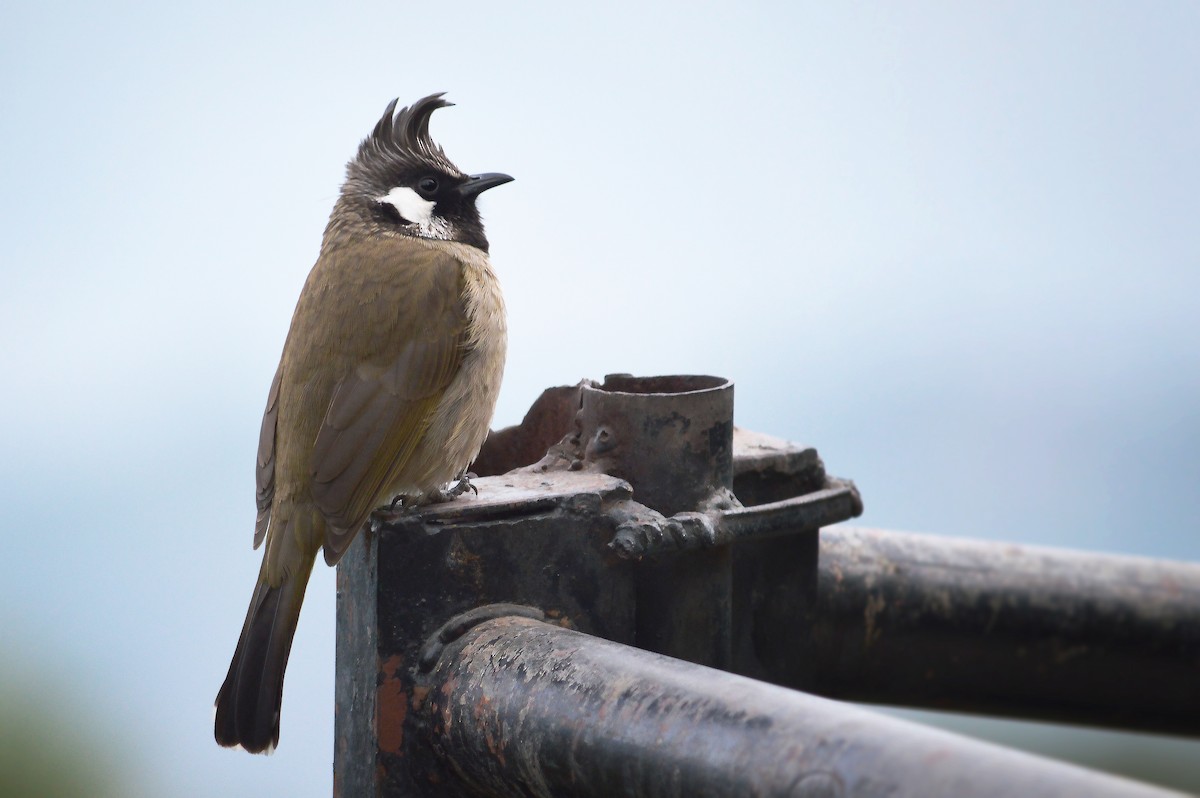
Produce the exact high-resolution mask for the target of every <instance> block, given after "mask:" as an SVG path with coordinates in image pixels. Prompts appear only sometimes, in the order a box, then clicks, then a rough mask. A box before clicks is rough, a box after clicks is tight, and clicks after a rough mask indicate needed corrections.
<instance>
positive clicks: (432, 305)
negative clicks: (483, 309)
mask: <svg viewBox="0 0 1200 798" xmlns="http://www.w3.org/2000/svg"><path fill="white" fill-rule="evenodd" d="M403 254H404V255H405V256H406V257H404V258H402V259H397V263H395V264H391V265H388V268H391V269H392V270H393V271H399V272H401V273H400V274H397V275H395V276H396V279H395V281H394V282H395V284H396V285H397V286H400V288H399V293H397V292H392V291H388V290H381V291H379V292H378V293H377V294H376V295H375V296H374V298H373V299H371V300H370V301H368V302H366V303H363V307H362V308H361V309H360V310H361V313H360V318H361V319H362V320H363V321H364V322H366V321H370V322H378V321H379V320H380V319H386V320H387V323H386V324H383V325H380V326H381V327H382V329H376V330H370V331H368V332H369V333H370V334H372V335H373V336H374V338H373V339H372V340H373V346H374V349H373V354H372V355H371V356H370V357H368V358H365V359H363V360H361V361H360V362H358V363H357V364H355V365H354V367H353V368H351V369H349V371H348V373H347V374H346V375H345V376H344V377H343V378H342V379H341V380H340V381H339V382H338V384H337V385H336V387H335V388H334V391H333V395H332V398H331V400H330V403H329V407H328V409H327V411H326V413H325V417H324V420H323V421H322V424H321V427H320V429H319V430H318V432H317V435H316V440H315V442H314V444H313V454H312V475H311V476H312V482H311V487H312V496H313V500H314V502H315V503H316V505H317V507H318V509H319V510H320V511H321V513H322V514H323V515H324V516H325V519H326V521H327V527H326V537H325V547H326V557H327V559H329V558H330V557H333V558H334V559H336V557H337V556H340V553H341V552H342V551H344V549H345V546H347V545H348V544H349V541H350V539H351V538H352V537H353V535H354V533H355V532H357V531H358V529H359V527H361V526H362V524H363V523H364V522H365V521H366V519H367V516H368V515H369V514H370V512H371V510H373V509H374V508H375V507H377V506H378V505H380V504H382V503H384V502H386V501H387V500H389V499H390V498H391V496H389V495H387V493H388V491H390V490H393V489H396V488H406V487H410V486H406V485H405V477H406V474H407V473H409V472H410V471H412V469H411V468H410V467H409V461H410V458H411V456H412V454H413V452H414V450H415V449H416V447H417V445H418V444H419V443H420V441H421V438H422V437H423V436H424V434H425V432H426V431H427V429H428V427H429V422H430V419H431V417H432V415H433V412H434V410H435V409H436V408H437V406H438V402H439V401H440V399H441V397H442V394H443V393H444V392H445V390H446V387H447V386H448V385H449V384H450V382H451V380H453V378H454V376H455V375H456V374H457V373H458V370H459V367H460V366H461V363H462V358H463V355H464V349H465V346H466V339H467V317H466V309H465V307H464V304H463V298H462V274H461V264H460V263H459V262H458V261H457V259H455V258H454V257H453V256H452V255H450V254H449V253H447V252H444V251H440V250H436V249H430V248H427V247H419V248H417V246H416V245H408V248H407V249H406V250H405V251H404V253H403ZM401 261H402V262H401ZM358 267H359V268H360V269H362V270H363V271H364V272H366V273H371V270H372V269H374V268H377V267H380V264H374V263H369V262H368V263H361V264H358ZM402 309H406V310H407V315H406V314H405V313H404V312H403V310H402ZM411 487H417V486H411Z"/></svg>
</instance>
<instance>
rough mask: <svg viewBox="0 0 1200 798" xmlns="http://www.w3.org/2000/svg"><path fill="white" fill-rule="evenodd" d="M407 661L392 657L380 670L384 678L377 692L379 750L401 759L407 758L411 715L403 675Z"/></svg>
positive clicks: (376, 726)
mask: <svg viewBox="0 0 1200 798" xmlns="http://www.w3.org/2000/svg"><path fill="white" fill-rule="evenodd" d="M403 665H404V657H401V656H399V655H396V656H391V657H388V658H387V659H386V660H384V661H383V663H381V664H380V666H379V675H380V676H382V677H383V680H382V681H381V682H380V684H379V687H377V688H376V689H375V728H376V730H377V731H378V734H379V750H380V751H385V752H387V753H389V754H396V755H397V756H399V755H401V754H403V748H404V718H405V717H406V716H407V715H408V695H407V694H406V693H405V692H404V683H403V682H402V681H401V680H400V677H399V675H398V674H399V672H400V669H401V668H402V667H403Z"/></svg>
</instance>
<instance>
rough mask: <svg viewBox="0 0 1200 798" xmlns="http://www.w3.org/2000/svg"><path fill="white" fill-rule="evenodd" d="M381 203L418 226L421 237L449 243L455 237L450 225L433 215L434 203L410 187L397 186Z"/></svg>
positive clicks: (381, 198)
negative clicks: (390, 206) (392, 208)
mask: <svg viewBox="0 0 1200 798" xmlns="http://www.w3.org/2000/svg"><path fill="white" fill-rule="evenodd" d="M379 201H380V202H386V203H388V204H390V205H392V206H393V207H394V208H395V209H396V210H397V211H399V212H400V215H401V216H403V217H404V218H405V219H407V220H408V221H410V222H412V223H413V224H414V225H416V228H417V231H418V233H419V235H421V236H422V237H423V238H437V239H441V240H444V241H448V240H450V239H451V238H452V237H453V232H454V231H453V230H452V229H451V227H450V223H449V222H447V221H446V220H445V219H444V218H442V217H440V216H434V215H433V208H434V203H433V202H432V201H431V200H427V199H425V198H424V197H422V196H421V195H420V194H418V193H417V192H415V191H413V190H412V189H411V188H409V187H408V186H396V187H395V188H393V189H392V190H391V191H389V192H388V193H387V196H384V197H380V198H379Z"/></svg>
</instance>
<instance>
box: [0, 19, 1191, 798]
mask: <svg viewBox="0 0 1200 798" xmlns="http://www.w3.org/2000/svg"><path fill="white" fill-rule="evenodd" d="M1198 39H1200V6H1197V5H1195V4H1192V3H1155V4H1134V3H1100V2H1071V3H1068V2H1059V3H1045V4H1034V3H1026V4H1018V3H1003V4H1001V3H982V4H964V3H954V2H945V3H924V2H922V3H879V4H852V3H838V4H829V3H778V4H770V3H741V4H736V5H735V4H728V3H724V4H706V3H701V4H697V3H686V4H684V3H679V4H655V5H649V6H648V5H647V4H645V3H641V2H639V3H623V2H618V3H609V4H604V5H600V6H588V7H585V6H582V5H578V4H576V5H567V4H556V5H550V4H533V3H521V2H516V3H504V4H498V3H479V2H462V3H454V4H428V3H427V4H400V3H343V4H338V5H337V6H336V8H335V7H334V5H333V4H329V5H323V4H315V3H256V4H252V5H249V6H247V5H246V4H242V3H228V2H204V3H196V2H183V3H168V4H134V3H119V2H118V3H105V4H92V5H84V4H78V3H71V2H66V3H54V2H45V3H23V4H15V3H10V4H8V5H6V6H4V7H3V9H0V96H2V97H3V98H4V103H3V109H2V110H0V140H2V141H3V144H4V146H3V147H2V148H0V174H2V175H3V178H4V180H3V191H2V192H0V220H2V221H0V224H2V225H3V233H4V239H3V240H4V242H5V246H6V256H5V257H4V259H3V261H2V266H0V268H2V269H3V278H4V279H3V284H4V286H5V288H4V291H3V292H2V293H0V340H3V342H4V345H3V347H2V349H0V371H2V372H3V374H4V375H5V387H6V390H5V391H4V396H3V400H2V404H0V411H2V412H0V442H2V446H3V450H4V452H5V457H4V458H3V461H2V462H0V499H2V501H3V505H4V507H5V510H6V513H5V515H6V518H7V520H6V521H5V522H4V526H3V528H4V549H5V560H6V562H7V575H6V576H5V577H4V579H3V580H0V629H2V630H3V632H2V634H3V638H4V640H5V644H4V655H3V656H4V658H3V660H0V665H4V667H5V668H7V671H8V673H9V674H10V675H9V676H8V677H5V678H8V679H10V680H11V681H14V683H15V682H18V681H19V682H20V683H21V684H26V683H37V682H38V680H42V682H43V683H45V682H48V683H50V684H52V685H54V690H55V691H56V692H57V694H58V695H59V696H60V698H61V702H62V705H60V709H62V708H63V707H65V710H64V711H66V712H67V713H68V714H69V715H71V716H74V717H77V718H78V719H79V721H78V722H79V723H80V724H82V725H84V726H85V727H90V726H91V725H92V724H95V726H94V734H95V736H97V737H99V738H103V739H105V740H108V741H109V742H110V743H111V744H112V745H113V746H115V747H116V748H117V749H118V750H121V751H124V752H126V753H127V754H128V755H129V757H130V759H129V764H128V765H127V767H128V775H127V778H128V781H129V784H130V785H131V786H130V789H131V790H140V791H143V792H145V793H146V794H170V795H174V796H185V797H186V796H209V795H254V794H257V795H268V794H275V795H295V796H301V795H303V796H320V795H328V794H329V792H330V784H331V778H330V772H331V751H332V745H333V743H332V711H333V704H332V692H333V643H332V641H333V598H334V587H333V572H332V571H329V570H327V569H324V568H319V569H318V571H317V573H316V574H315V576H314V579H313V583H312V586H311V587H310V591H309V596H308V600H307V602H306V605H305V612H304V616H303V618H302V620H301V623H300V630H299V634H298V636H297V639H296V644H295V648H294V649H293V654H292V665H291V668H290V669H289V673H288V680H287V687H286V694H285V702H284V710H283V733H282V740H281V747H280V750H279V751H278V752H277V753H276V754H275V755H274V756H273V757H271V758H269V759H263V758H255V757H250V756H247V755H242V754H239V753H236V752H229V751H223V750H219V749H218V748H217V747H216V746H215V745H214V744H213V743H212V739H211V726H210V716H211V704H212V699H213V696H214V695H215V694H216V690H217V688H218V686H219V685H220V681H221V679H222V678H223V676H224V673H225V668H226V665H227V663H228V659H229V656H230V654H231V653H232V648H233V644H234V641H235V639H236V636H237V633H238V630H239V629H240V625H241V621H242V617H243V613H244V611H245V606H246V602H247V600H248V598H249V594H250V588H251V585H252V584H253V580H254V576H255V574H256V572H257V568H258V554H257V553H256V552H252V551H251V549H250V542H251V536H252V522H253V516H254V507H253V490H254V488H253V476H252V464H253V458H254V451H255V444H256V440H257V434H258V425H259V419H260V414H261V411H262V406H263V403H264V401H265V396H266V390H267V386H268V383H269V381H270V378H271V376H272V374H273V372H274V367H275V362H276V360H277V358H278V355H279V350H280V347H281V345H282V341H283V336H284V334H285V333H286V330H287V324H288V319H289V317H290V314H291V311H292V307H293V304H294V302H295V299H296V295H297V292H298V291H299V288H300V285H301V283H302V282H303V280H304V277H305V275H306V273H307V271H308V269H309V267H310V266H311V265H312V261H313V259H314V258H315V255H316V249H317V244H318V241H319V238H320V234H321V231H322V228H323V226H324V223H325V219H326V217H327V214H328V212H329V208H330V206H331V205H332V202H333V199H334V197H335V196H336V192H337V188H338V185H339V182H340V179H341V176H342V170H343V168H344V164H345V162H346V161H347V160H348V159H349V157H350V156H351V155H352V154H353V153H354V149H355V147H356V145H357V143H358V141H359V140H360V139H361V138H362V136H364V135H365V134H366V133H367V132H368V131H369V130H370V128H371V125H372V124H373V123H374V122H375V120H376V119H377V118H378V116H379V114H380V113H381V112H382V110H383V108H384V106H385V105H386V104H387V102H388V101H389V100H390V99H392V98H393V97H396V96H399V97H400V99H401V101H402V102H404V103H407V102H411V101H412V100H415V99H417V98H418V97H421V96H423V95H425V94H428V93H431V92H434V91H446V92H448V97H449V99H451V100H452V101H454V102H455V103H457V107H455V108H452V109H448V110H445V111H440V112H438V114H437V115H436V116H435V117H434V120H433V124H432V129H433V134H434V136H435V138H437V139H438V140H439V141H441V142H442V144H443V145H444V146H445V149H446V152H447V153H448V154H449V156H450V157H451V158H452V159H453V160H454V161H456V162H457V163H458V165H459V166H460V167H462V168H463V169H466V170H468V171H476V172H477V171H504V172H508V173H510V174H512V175H514V176H515V177H516V182H514V183H512V184H511V185H508V186H504V187H503V188H501V189H497V190H496V191H493V192H489V193H488V194H487V195H486V197H485V199H484V200H483V202H482V208H483V212H484V215H485V220H486V221H487V224H488V231H489V237H490V239H491V242H492V253H493V261H494V263H495V265H496V267H497V270H498V271H499V273H500V275H501V278H502V280H503V282H504V285H505V290H506V295H507V298H508V303H509V309H510V314H511V339H510V356H509V367H508V373H507V376H506V380H505V385H504V389H503V392H502V396H501V400H500V407H499V410H498V417H497V422H498V424H500V425H506V424H510V423H514V422H515V421H517V420H519V418H520V416H521V414H522V413H523V412H524V410H525V408H526V407H527V406H528V405H529V403H530V402H531V401H532V400H533V398H534V397H535V396H536V395H537V393H538V392H539V391H540V389H541V388H543V387H545V386H549V385H556V384H562V383H573V382H576V381H577V380H578V379H580V378H581V377H596V378H598V377H602V376H603V375H604V374H605V373H608V372H613V371H628V372H634V373H640V374H663V373H681V372H682V373H713V374H720V375H723V376H726V377H729V378H732V379H733V380H735V382H736V383H737V417H738V422H739V423H740V424H742V425H744V426H747V427H751V428H753V429H757V430H760V431H763V432H769V433H772V434H775V435H779V436H782V437H787V438H791V439H793V440H797V441H803V442H808V443H813V444H815V445H816V446H817V447H818V448H819V449H820V451H821V453H822V455H823V457H824V459H825V461H826V463H827V464H828V466H829V468H830V469H831V470H832V471H833V472H834V473H836V474H839V475H843V476H847V477H851V478H854V479H855V480H856V481H857V482H858V484H859V486H860V488H861V489H862V492H863V495H864V498H865V502H866V508H867V511H866V515H865V516H864V518H863V519H862V522H863V523H864V524H869V525H873V526H881V527H889V528H900V529H913V530H920V531H928V532H935V533H945V534H957V535H967V536H978V537H988V538H998V539H1010V540H1016V541H1023V542H1037V543H1043V544H1048V545H1057V546H1073V547H1080V548H1087V549H1096V550H1112V551H1120V552H1131V553H1138V554H1144V555H1150V556H1160V557H1175V558H1186V559H1193V560H1197V559H1200V535H1198V534H1197V518H1198V517H1200V491H1198V490H1197V488H1196V486H1197V484H1198V483H1200V414H1198V413H1197V406H1198V400H1200V346H1198V343H1200V340H1198V339H1200V224H1198V223H1197V221H1198V220H1200V197H1198V191H1200V189H1198V186H1200V155H1198V151H1200V150H1198V148H1197V145H1196V142H1197V141H1200V50H1198V49H1197V47H1196V42H1197V40H1198ZM18 672H20V673H24V674H25V675H24V676H14V675H12V674H16V673H18ZM1080 739H1083V738H1078V737H1075V738H1071V737H1062V738H1055V740H1056V741H1047V742H1045V743H1039V745H1040V746H1041V747H1043V748H1044V749H1046V750H1058V748H1056V746H1057V747H1059V748H1062V749H1070V748H1072V746H1074V747H1076V748H1079V747H1080V746H1083V745H1085V744H1091V743H1088V742H1087V741H1086V740H1085V741H1084V742H1079V740H1080ZM1094 739H1095V738H1087V740H1092V741H1093V742H1094ZM1105 739H1106V740H1109V741H1110V743H1111V745H1112V746H1113V747H1122V748H1124V747H1128V746H1130V745H1133V743H1130V742H1129V741H1128V740H1125V739H1124V738H1105ZM1072 740H1074V742H1072ZM1112 740H1116V741H1117V742H1111V741H1112ZM1106 744H1109V743H1106ZM1156 750H1160V751H1161V750H1169V751H1171V752H1174V753H1172V754H1171V756H1176V760H1177V761H1184V762H1187V761H1189V758H1190V762H1192V763H1193V764H1192V769H1193V777H1194V779H1195V782H1196V783H1197V784H1200V772H1196V769H1195V765H1194V762H1195V761H1196V759H1197V757H1198V756H1200V748H1197V746H1196V745H1195V744H1192V743H1178V742H1177V743H1174V744H1172V745H1167V746H1165V747H1164V748H1161V749H1156Z"/></svg>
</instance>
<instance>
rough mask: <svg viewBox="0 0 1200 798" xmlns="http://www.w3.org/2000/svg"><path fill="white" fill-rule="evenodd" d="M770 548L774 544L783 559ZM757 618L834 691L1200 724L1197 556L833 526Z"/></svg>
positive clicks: (1139, 724)
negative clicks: (808, 571) (806, 573)
mask: <svg viewBox="0 0 1200 798" xmlns="http://www.w3.org/2000/svg"><path fill="white" fill-rule="evenodd" d="M778 558H779V555H778V554H776V555H775V559H778ZM814 570H815V573H814V574H813V575H812V576H810V577H807V578H805V577H803V576H800V577H798V581H799V582H800V583H801V584H803V585H804V586H805V587H804V588H803V589H801V590H797V591H796V592H795V594H794V595H795V600H794V601H790V602H789V601H788V600H787V599H786V596H784V595H783V594H771V595H764V596H763V598H762V599H761V600H760V601H759V602H758V603H757V606H756V608H755V615H754V620H753V624H754V627H755V631H754V636H755V639H756V641H757V652H758V655H759V657H760V659H761V661H762V662H763V663H768V664H769V668H768V670H769V672H768V673H755V672H754V669H753V668H750V669H746V668H740V667H739V668H737V670H739V671H741V672H745V673H748V674H750V675H755V676H758V677H759V678H767V679H769V680H770V681H773V682H776V683H778V684H784V685H787V686H791V687H797V688H799V689H803V690H808V691H811V692H815V693H819V694H821V695H824V696H831V697H835V698H847V699H855V700H866V701H873V702H879V703H891V704H902V705H909V706H923V707H931V708H947V709H955V710H967V711H976V712H985V713H991V714H1001V715H1011V716H1021V717H1033V718H1043V719H1056V720H1066V721H1069V722H1076V723H1093V724H1102V725H1110V726H1118V727H1123V728H1129V729H1143V730H1154V731H1160V732H1170V733H1178V734H1191V735H1195V734H1200V564H1196V563H1182V562H1167V561H1159V560H1151V559H1147V558H1142V557H1125V556H1114V555H1106V554H1093V553H1087V552H1077V551H1067V550H1058V549H1050V548H1039V547H1033V546H1017V545H1013V544H1010V543H996V542H987V541H978V540H965V539H960V538H951V537H941V536H933V535H916V534H910V533H901V532H892V531H884V530H870V529H855V528H850V527H831V528H827V529H823V530H822V531H821V535H820V543H819V551H818V553H817V556H816V565H815V569H814Z"/></svg>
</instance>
